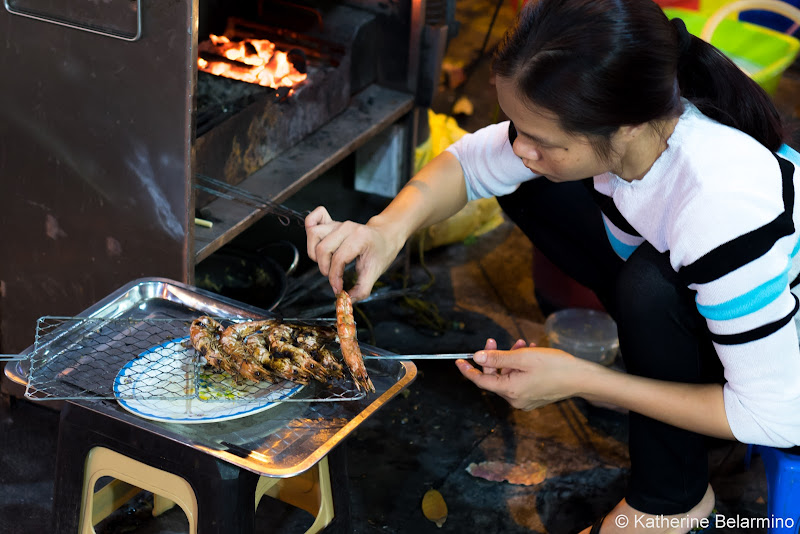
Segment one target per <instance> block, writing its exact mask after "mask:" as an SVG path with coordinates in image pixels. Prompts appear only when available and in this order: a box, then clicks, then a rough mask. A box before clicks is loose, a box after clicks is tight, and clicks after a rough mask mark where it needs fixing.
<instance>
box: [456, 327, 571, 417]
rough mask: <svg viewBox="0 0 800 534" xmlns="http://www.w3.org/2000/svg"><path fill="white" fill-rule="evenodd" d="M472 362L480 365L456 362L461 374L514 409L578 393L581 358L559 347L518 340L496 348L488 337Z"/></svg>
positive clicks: (553, 400) (462, 361) (549, 401)
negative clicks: (509, 345)
mask: <svg viewBox="0 0 800 534" xmlns="http://www.w3.org/2000/svg"><path fill="white" fill-rule="evenodd" d="M473 361H474V362H475V363H477V364H479V365H480V366H481V367H480V368H479V367H475V366H473V365H471V364H470V363H469V362H468V361H466V360H457V361H456V365H457V366H458V369H459V370H460V371H461V374H463V375H464V376H465V377H467V378H468V379H469V380H470V381H472V382H474V383H475V385H476V386H478V387H480V388H482V389H485V390H487V391H492V392H494V393H497V394H498V395H500V396H501V397H503V398H504V399H506V400H507V401H508V402H509V404H511V406H513V407H514V408H518V409H521V410H533V409H534V408H538V407H540V406H545V405H547V404H550V403H551V402H555V401H558V400H561V399H565V398H567V397H571V396H573V395H575V394H577V393H578V391H577V382H576V380H575V379H576V377H577V373H576V371H577V367H578V366H580V365H581V362H582V360H578V359H577V358H575V357H573V356H572V355H570V354H568V353H566V352H564V351H563V350H558V349H549V348H539V347H535V346H533V345H531V346H526V345H525V342H524V341H522V340H519V341H517V342H516V343H515V344H514V346H513V347H512V348H511V350H497V343H496V342H495V341H494V340H492V339H490V340H488V341H487V342H486V348H485V349H484V350H482V351H479V352H476V353H475V356H474V357H473Z"/></svg>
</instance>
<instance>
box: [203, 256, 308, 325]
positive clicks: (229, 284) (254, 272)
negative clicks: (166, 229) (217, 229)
mask: <svg viewBox="0 0 800 534" xmlns="http://www.w3.org/2000/svg"><path fill="white" fill-rule="evenodd" d="M276 248H282V249H284V251H288V252H289V254H288V256H287V257H286V258H282V261H283V263H288V265H287V266H285V267H284V266H282V265H281V263H280V262H279V261H278V260H277V259H274V258H273V255H274V254H273V253H274V252H275V251H276ZM284 256H286V254H284ZM299 260H300V254H299V252H298V250H297V247H295V246H294V245H293V244H292V243H290V242H288V241H279V242H276V243H270V244H268V245H265V246H263V247H260V248H259V249H257V250H255V251H249V250H243V249H239V248H236V247H225V248H223V249H220V250H219V251H218V252H216V253H214V254H212V255H211V256H209V257H208V258H206V259H205V260H203V261H201V262H200V263H199V264H198V265H197V266H196V267H195V285H196V286H197V287H200V288H203V289H206V290H208V291H211V292H214V293H217V294H219V295H223V296H225V297H229V298H232V299H234V300H237V301H239V302H244V303H246V304H250V305H251V306H257V307H259V308H263V309H265V310H273V309H275V307H277V306H278V304H280V302H281V300H282V299H283V297H284V296H285V294H286V288H287V286H288V276H289V275H290V274H291V273H292V272H294V270H295V269H296V267H297V264H298V262H299Z"/></svg>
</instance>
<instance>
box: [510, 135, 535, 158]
mask: <svg viewBox="0 0 800 534" xmlns="http://www.w3.org/2000/svg"><path fill="white" fill-rule="evenodd" d="M512 149H513V150H514V154H516V156H517V157H518V158H521V159H528V160H533V161H536V160H538V159H539V158H540V157H541V154H539V151H538V150H537V149H536V147H535V146H534V144H533V143H531V142H530V141H527V140H525V139H521V138H520V137H517V138H516V139H515V140H514V145H513V146H512Z"/></svg>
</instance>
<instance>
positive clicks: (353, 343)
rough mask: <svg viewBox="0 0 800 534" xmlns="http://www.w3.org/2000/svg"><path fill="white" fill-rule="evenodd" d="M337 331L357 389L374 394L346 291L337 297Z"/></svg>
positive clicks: (351, 305)
mask: <svg viewBox="0 0 800 534" xmlns="http://www.w3.org/2000/svg"><path fill="white" fill-rule="evenodd" d="M336 330H337V332H338V333H339V344H340V346H341V348H342V358H343V359H344V363H345V364H347V368H348V369H349V370H350V374H351V375H352V376H353V381H354V382H355V384H356V387H357V388H358V389H365V390H367V391H371V392H373V393H374V392H375V386H374V385H373V384H372V380H370V378H369V375H368V374H367V368H366V367H364V359H363V357H362V356H361V349H360V348H359V347H358V341H357V340H356V321H355V319H354V318H353V302H352V301H351V300H350V295H348V294H347V292H346V291H344V290H342V291H341V292H340V293H339V294H338V295H337V296H336Z"/></svg>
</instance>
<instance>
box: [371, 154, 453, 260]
mask: <svg viewBox="0 0 800 534" xmlns="http://www.w3.org/2000/svg"><path fill="white" fill-rule="evenodd" d="M466 203H467V188H466V185H465V183H464V174H463V171H462V170H461V164H460V163H459V161H458V160H457V159H456V157H455V156H453V155H452V154H450V153H449V152H442V153H441V154H439V155H438V156H436V157H435V158H434V159H433V160H431V162H430V163H428V164H427V165H426V166H425V167H423V168H422V170H420V172H419V173H417V175H416V176H414V178H413V179H411V180H410V181H409V182H408V183H407V184H406V185H405V186H404V187H403V189H401V190H400V192H399V193H398V194H397V196H396V197H395V198H394V200H392V202H391V203H390V204H389V206H387V207H386V209H384V210H383V211H382V212H381V213H380V214H378V215H376V216H375V217H372V218H371V219H370V220H369V222H368V223H367V224H368V225H369V226H376V227H385V228H391V233H392V235H393V236H394V237H395V240H396V244H397V248H398V249H399V248H401V247H402V244H403V243H405V242H406V240H407V239H408V238H409V237H411V235H412V234H413V233H414V232H416V231H417V230H419V229H421V228H425V227H427V226H430V225H431V224H434V223H436V222H439V221H443V220H444V219H446V218H448V217H450V216H451V215H454V214H455V213H457V212H458V211H459V210H460V209H461V208H463V207H464V206H465V205H466Z"/></svg>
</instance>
